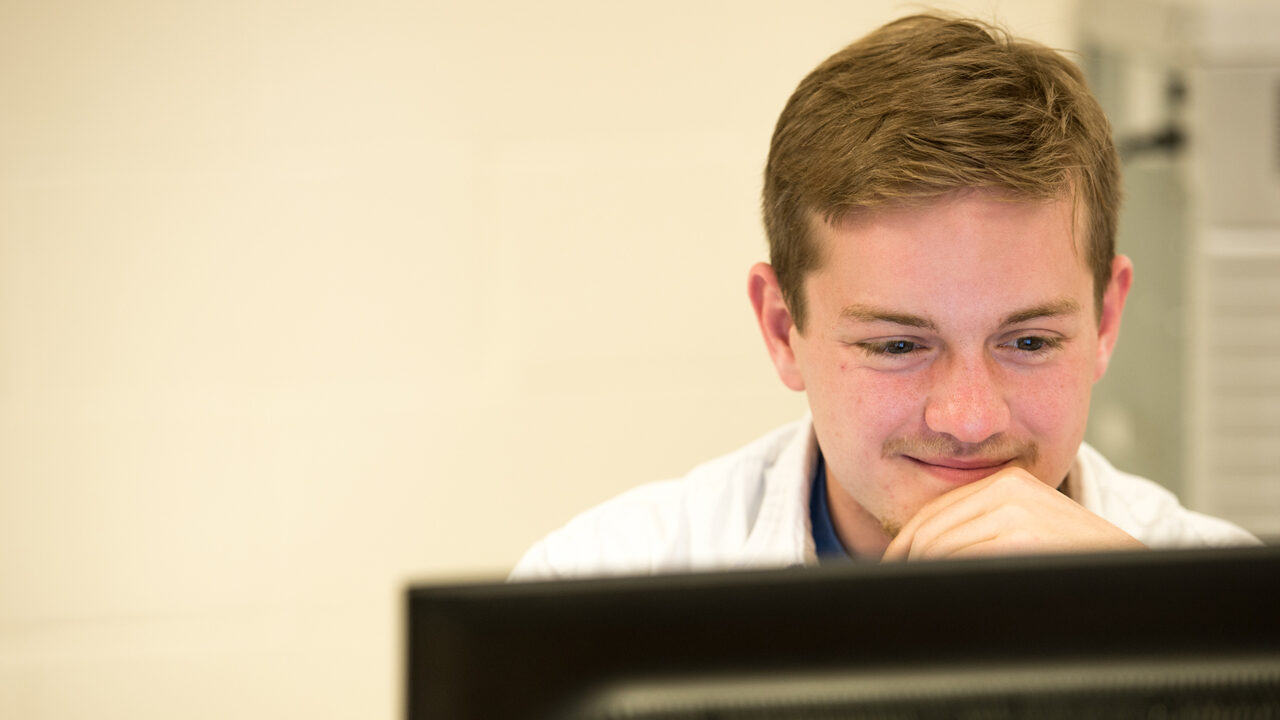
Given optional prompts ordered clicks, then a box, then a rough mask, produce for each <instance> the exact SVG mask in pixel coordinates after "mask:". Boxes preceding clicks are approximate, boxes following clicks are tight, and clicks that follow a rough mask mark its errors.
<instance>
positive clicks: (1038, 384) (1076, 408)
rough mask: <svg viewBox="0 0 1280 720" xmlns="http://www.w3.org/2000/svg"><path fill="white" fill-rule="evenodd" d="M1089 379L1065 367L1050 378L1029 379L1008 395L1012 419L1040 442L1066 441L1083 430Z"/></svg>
mask: <svg viewBox="0 0 1280 720" xmlns="http://www.w3.org/2000/svg"><path fill="white" fill-rule="evenodd" d="M1092 387H1093V385H1092V382H1090V376H1089V374H1088V373H1087V372H1086V373H1081V372H1077V371H1075V369H1074V368H1064V369H1063V371H1062V372H1060V373H1056V374H1054V375H1053V376H1051V377H1030V378H1028V379H1027V380H1026V381H1024V382H1021V383H1019V384H1018V386H1017V387H1015V388H1014V390H1013V392H1012V393H1010V395H1009V404H1010V407H1011V408H1012V410H1013V416H1014V417H1015V418H1016V419H1017V422H1018V423H1019V424H1021V425H1022V426H1023V427H1025V428H1026V429H1028V430H1029V431H1031V433H1032V434H1034V435H1038V436H1040V437H1041V438H1042V439H1043V440H1050V439H1058V438H1065V437H1067V436H1071V435H1075V434H1076V431H1077V430H1082V429H1083V427H1084V422H1085V419H1086V416H1087V415H1088V412H1089V392H1090V390H1091V389H1092Z"/></svg>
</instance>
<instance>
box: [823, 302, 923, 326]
mask: <svg viewBox="0 0 1280 720" xmlns="http://www.w3.org/2000/svg"><path fill="white" fill-rule="evenodd" d="M840 319H841V320H857V321H859V322H886V323H893V324H894V325H903V326H906V327H914V328H922V329H924V330H933V331H935V332H936V331H937V330H938V326H937V325H935V324H934V322H933V321H932V320H930V319H929V318H925V317H920V316H919V315H908V314H906V313H898V312H891V311H889V310H882V309H880V308H875V307H871V306H870V305H862V304H860V303H854V304H853V305H846V306H845V307H844V309H843V310H841V311H840Z"/></svg>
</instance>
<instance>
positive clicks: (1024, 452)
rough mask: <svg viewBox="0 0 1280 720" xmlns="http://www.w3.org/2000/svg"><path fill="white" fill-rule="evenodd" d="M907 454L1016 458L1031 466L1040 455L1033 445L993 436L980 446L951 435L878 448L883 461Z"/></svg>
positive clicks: (894, 442) (895, 440) (895, 442)
mask: <svg viewBox="0 0 1280 720" xmlns="http://www.w3.org/2000/svg"><path fill="white" fill-rule="evenodd" d="M896 455H910V456H911V457H918V458H938V457H951V458H993V459H1006V458H1016V459H1019V460H1022V461H1023V462H1025V463H1026V464H1028V465H1030V464H1033V463H1035V461H1036V458H1038V457H1039V456H1040V448H1039V447H1038V446H1037V445H1036V444H1035V443H1034V442H1028V441H1025V440H1018V439H1016V438H1012V437H1009V436H1008V435H993V436H991V437H989V438H987V439H986V440H983V441H982V442H980V443H965V442H960V441H959V440H956V439H955V438H953V437H951V436H950V435H928V436H924V437H898V438H890V439H888V440H886V441H885V442H884V445H882V446H881V447H880V456H881V457H882V458H891V457H894V456H896Z"/></svg>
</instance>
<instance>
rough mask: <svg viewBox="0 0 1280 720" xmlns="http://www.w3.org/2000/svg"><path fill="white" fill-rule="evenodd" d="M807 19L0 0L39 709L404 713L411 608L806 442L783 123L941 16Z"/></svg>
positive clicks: (1038, 24)
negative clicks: (761, 446) (402, 672)
mask: <svg viewBox="0 0 1280 720" xmlns="http://www.w3.org/2000/svg"><path fill="white" fill-rule="evenodd" d="M782 7H783V6H781V5H778V4H777V3H773V2H747V3H742V2H739V3H725V2H678V3H677V2H656V3H655V2H646V3H596V2H573V1H569V0H549V1H547V2H540V3H523V2H510V1H502V2H492V3H485V4H478V3H477V4H466V3H444V2H410V1H407V0H406V1H394V0H361V1H360V2H354V1H347V0H328V1H323V0H312V1H309V2H300V1H297V0H219V1H218V2H212V1H209V2H203V1H201V2H196V1H180V2H174V1H171V0H100V1H98V2H69V1H66V0H40V1H35V0H32V1H31V2H20V1H17V0H4V1H3V2H0V717H4V718H29V719H46V718H80V717H94V718H131V719H135V720H136V719H140V718H141V719H146V718H168V717H184V718H224V717H242V718H268V717H271V718H274V717H302V716H306V717H315V718H391V717H396V716H397V715H398V713H399V712H400V705H399V692H400V688H399V659H400V658H399V650H400V648H399V635H398V633H399V617H398V610H399V596H400V592H401V590H402V588H403V586H404V584H405V583H406V582H408V581H410V580H423V579H426V580H446V579H457V578H497V577H501V576H502V575H503V574H505V572H506V571H507V569H508V568H509V567H510V565H511V564H512V563H514V562H515V560H516V559H517V558H518V557H519V555H520V553H521V552H522V551H523V550H524V549H525V548H526V547H527V546H528V545H529V544H530V543H532V542H533V541H534V540H535V539H537V538H538V537H540V536H541V535H542V534H544V533H545V532H547V531H548V530H550V529H552V528H553V527H555V526H558V525H559V524H561V523H562V522H563V521H565V520H566V519H567V518H568V517H569V516H570V515H571V514H573V513H574V512H577V511H578V510H581V509H583V508H585V507H587V506H588V505H590V504H592V503H594V502H597V501H599V500H602V499H604V498H606V497H608V496H610V495H613V494H615V493H617V492H618V491H620V490H622V489H624V488H626V487H630V486H633V485H635V484H638V483H640V482H644V481H648V480H653V479H658V478H664V477H671V476H676V475H679V474H682V473H683V472H685V471H686V470H687V469H689V468H690V467H691V466H693V465H694V464H696V463H698V462H701V461H703V460H706V459H708V458H710V457H713V456H715V455H718V454H720V453H722V452H725V451H728V450H731V449H733V448H736V447H738V446H740V445H742V444H744V443H745V442H747V441H749V440H751V439H753V438H755V437H756V436H758V435H760V434H761V433H763V432H764V431H766V430H768V429H770V428H772V427H775V426H777V425H779V424H781V423H783V422H786V421H789V420H792V419H794V418H797V417H799V416H800V414H801V413H802V412H803V411H804V402H803V398H802V397H799V396H795V395H792V394H790V393H789V392H788V391H786V390H785V389H784V388H783V387H782V386H781V384H780V383H779V382H778V381H777V379H776V377H775V375H774V373H773V370H772V367H771V365H770V364H769V362H768V360H767V357H766V355H765V353H764V352H763V349H762V344H761V342H760V340H759V339H758V335H757V332H756V329H755V327H754V323H753V321H752V318H751V313H750V311H749V306H748V303H747V301H746V297H745V279H746V271H747V268H748V267H749V266H750V264H751V263H752V262H754V261H756V260H758V259H763V258H764V257H765V255H766V250H765V245H764V239H763V233H762V231H761V229H760V223H759V219H758V196H759V178H760V172H761V168H762V165H763V161H764V157H765V154H766V152H767V147H768V140H769V135H770V132H771V130H772V126H773V123H774V121H775V119H776V117H777V113H778V112H779V111H780V110H781V107H782V105H783V103H784V101H785V100H786V98H787V96H788V95H789V94H790V93H791V91H792V89H793V88H794V86H795V84H796V83H797V82H798V81H799V80H800V78H801V77H802V76H803V75H804V74H805V73H807V72H808V71H809V70H810V69H811V68H812V67H813V66H814V65H816V64H817V63H818V62H819V61H820V60H822V59H823V58H825V57H826V56H827V55H829V54H830V53H831V52H833V51H835V50H837V49H838V48H840V47H841V46H843V45H844V44H846V43H847V42H849V41H850V40H852V39H853V38H855V37H857V36H859V35H861V34H863V33H864V32H866V31H868V30H870V29H872V28H873V27H875V26H877V25H879V24H881V23H883V22H885V21H887V20H889V19H891V18H893V17H896V16H899V15H902V14H906V13H908V12H911V11H915V10H918V9H921V8H922V7H924V6H923V5H918V4H910V3H901V2H889V1H887V0H886V1H881V2H857V3H853V2H847V1H839V2H837V1H835V0H828V1H819V0H800V1H798V2H792V3H787V4H786V6H785V11H784V10H783V9H782ZM941 7H943V8H946V9H951V10H959V11H962V12H967V13H972V14H976V15H978V16H980V17H983V18H986V19H997V20H999V21H1001V22H1003V23H1005V24H1006V25H1007V26H1008V27H1010V28H1011V29H1012V30H1013V31H1014V32H1016V33H1018V34H1021V35H1025V36H1029V37H1032V38H1036V39H1039V40H1041V41H1043V42H1045V43H1047V44H1050V45H1053V46H1055V47H1059V48H1067V49H1077V48H1078V46H1079V43H1078V37H1079V33H1078V32H1077V30H1078V28H1079V27H1080V21H1079V18H1080V15H1079V14H1078V12H1077V11H1078V6H1077V2H1076V1H1075V0H1044V1H1042V2H1012V1H1011V0H1010V1H1007V2H997V1H994V0H991V1H983V2H979V1H977V0H975V1H973V2H952V3H945V4H942V5H941ZM1141 277H1142V275H1141V272H1139V282H1141ZM1129 351H1130V350H1129V349H1127V348H1126V347H1125V345H1124V343H1123V342H1122V343H1121V350H1120V352H1121V353H1124V352H1129ZM1139 351H1141V349H1139ZM1175 395H1176V393H1175ZM1112 425H1113V426H1116V427H1121V426H1122V425H1123V423H1120V424H1116V423H1112ZM1117 432H1119V434H1118V435H1117V434H1115V433H1113V435H1114V436H1115V438H1113V439H1117V441H1124V440H1125V437H1124V436H1123V429H1122V430H1121V431H1117ZM1134 469H1136V470H1139V471H1144V470H1145V469H1144V468H1143V467H1138V468H1134Z"/></svg>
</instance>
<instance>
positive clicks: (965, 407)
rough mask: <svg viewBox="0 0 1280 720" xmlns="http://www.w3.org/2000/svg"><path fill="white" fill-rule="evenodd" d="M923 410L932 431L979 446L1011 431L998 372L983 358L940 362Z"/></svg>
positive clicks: (962, 358)
mask: <svg viewBox="0 0 1280 720" xmlns="http://www.w3.org/2000/svg"><path fill="white" fill-rule="evenodd" d="M940 360H941V362H938V363H936V364H935V365H934V373H935V375H934V378H933V384H932V387H931V389H930V393H929V400H928V403H927V405H926V406H925V410H924V420H925V424H926V425H928V426H929V429H930V430H933V431H934V432H937V433H945V434H947V435H950V436H952V437H954V438H955V439H956V440H959V441H960V442H963V443H980V442H982V441H983V440H986V439H987V438H990V437H992V436H994V435H998V434H999V433H1002V432H1004V431H1005V430H1007V429H1008V428H1009V422H1010V419H1011V414H1010V412H1009V403H1008V402H1007V401H1006V400H1005V396H1004V391H1003V388H1002V387H1001V384H1000V381H999V377H998V376H997V373H998V370H997V369H995V368H993V367H992V361H991V360H990V359H989V358H987V357H985V356H982V355H977V356H975V357H960V356H951V357H948V358H940Z"/></svg>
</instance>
